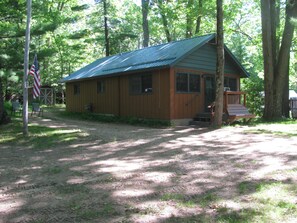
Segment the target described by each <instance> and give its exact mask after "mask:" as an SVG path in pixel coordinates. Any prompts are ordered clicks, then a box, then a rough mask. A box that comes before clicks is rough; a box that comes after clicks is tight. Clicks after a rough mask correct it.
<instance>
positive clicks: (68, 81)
mask: <svg viewBox="0 0 297 223" xmlns="http://www.w3.org/2000/svg"><path fill="white" fill-rule="evenodd" d="M164 68H170V65H162V66H157V67H150V68H144V69H138V70H128V71H123V72H120V73H111V74H103V75H98V76H93V77H85V78H79V79H71V80H67V81H61V83H71V82H79V81H85V80H92V79H97V78H105V77H117V76H122V75H128V74H133V73H137V72H144V71H150V70H159V69H164ZM62 80H63V79H62Z"/></svg>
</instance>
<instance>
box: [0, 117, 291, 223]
mask: <svg viewBox="0 0 297 223" xmlns="http://www.w3.org/2000/svg"><path fill="white" fill-rule="evenodd" d="M31 122H32V123H36V124H38V125H45V126H47V127H52V128H60V129H64V128H65V129H80V130H81V131H82V132H83V133H84V135H85V137H83V138H82V139H79V140H76V141H75V142H74V143H71V144H69V145H68V146H66V147H56V148H52V149H49V150H36V151H32V150H30V149H29V148H9V146H6V147H5V148H2V149H1V150H2V155H1V159H0V161H1V163H0V166H1V170H3V169H6V170H7V171H6V174H4V175H3V174H2V175H1V177H3V178H2V180H1V183H0V186H1V187H0V222H3V223H4V222H5V223H6V222H200V221H202V222H203V221H204V220H205V219H208V221H210V222H211V221H214V219H215V216H216V215H217V210H218V208H220V207H221V206H222V205H224V207H226V208H232V209H234V210H236V209H240V208H241V207H242V205H243V203H244V202H245V201H246V198H247V196H248V195H247V194H241V193H239V191H238V185H240V184H241V183H242V182H251V183H252V182H256V181H259V180H265V179H267V180H287V176H283V179H272V178H273V177H271V174H272V173H273V172H275V171H285V170H291V169H294V168H296V167H297V150H296V148H297V137H296V136H292V137H288V136H276V135H273V134H259V133H258V132H259V127H225V128H222V129H218V130H214V129H207V128H198V127H174V128H166V129H154V128H146V127H139V126H129V125H122V124H102V123H92V122H86V121H77V120H68V119H61V118H59V119H53V120H51V119H49V118H36V117H35V118H33V119H32V120H31ZM293 127H294V128H296V125H293ZM260 131H261V130H260ZM296 132H297V129H296ZM54 168H57V169H58V170H60V171H57V173H54V174H53V173H51V174H47V173H46V172H45V171H44V169H47V170H49V169H50V170H54ZM290 180H291V181H294V182H296V176H295V175H294V177H293V178H292V176H291V178H290ZM193 217H196V218H195V219H200V220H197V221H194V220H193V221H191V219H193ZM203 219H204V220H203Z"/></svg>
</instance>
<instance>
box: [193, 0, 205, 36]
mask: <svg viewBox="0 0 297 223" xmlns="http://www.w3.org/2000/svg"><path fill="white" fill-rule="evenodd" d="M202 7H203V0H199V2H198V16H197V19H196V29H195V34H198V33H199V32H200V26H201V19H202Z"/></svg>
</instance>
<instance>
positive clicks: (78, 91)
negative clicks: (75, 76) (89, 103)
mask: <svg viewBox="0 0 297 223" xmlns="http://www.w3.org/2000/svg"><path fill="white" fill-rule="evenodd" d="M73 93H74V95H79V94H80V85H79V84H75V85H73Z"/></svg>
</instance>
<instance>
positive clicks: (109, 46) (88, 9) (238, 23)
mask: <svg viewBox="0 0 297 223" xmlns="http://www.w3.org/2000/svg"><path fill="white" fill-rule="evenodd" d="M265 2H266V3H267V1H265V0H262V1H260V0H246V1H242V0H225V1H224V33H225V34H224V35H225V44H226V45H227V46H228V47H229V48H230V49H231V51H232V52H233V53H234V54H235V55H236V56H237V58H238V59H239V61H240V62H241V63H242V64H243V65H244V66H245V68H246V69H247V70H248V72H249V73H250V74H251V77H250V78H249V79H244V80H242V85H241V87H242V90H243V91H247V92H248V96H249V98H248V107H250V108H251V112H253V113H255V114H258V115H262V114H263V105H264V98H263V92H264V64H263V50H262V24H261V6H262V9H263V7H265V4H266V3H265ZM270 2H275V5H274V9H275V10H276V12H277V13H278V14H277V15H278V16H277V17H273V18H278V19H273V20H272V23H273V24H275V35H276V37H277V38H276V44H277V47H276V48H277V49H278V48H279V46H281V40H282V39H283V35H282V34H283V31H284V27H285V21H286V19H288V10H286V6H288V4H292V5H293V6H294V7H295V8H296V5H297V3H296V1H294V0H275V1H270ZM261 3H262V4H261ZM262 16H263V10H262ZM294 16H296V15H294V13H293V15H291V17H289V21H290V23H291V24H293V27H295V26H296V23H297V22H296V19H292V17H294ZM25 25H26V1H25V0H1V2H0V92H2V93H3V96H4V98H6V99H8V98H9V97H10V96H11V95H12V94H16V93H20V94H21V90H22V76H23V63H24V59H23V58H24V45H25V43H24V42H25V28H26V27H25ZM215 32H216V1H215V0H150V1H149V0H134V1H131V0H123V1H120V0H101V1H100V0H96V1H94V0H89V1H83V0H33V6H32V30H31V44H30V60H29V61H30V64H31V63H32V62H33V57H34V53H35V52H36V53H37V54H38V60H39V63H40V73H41V81H42V85H49V86H54V87H55V89H56V90H57V91H61V90H62V89H63V88H64V85H62V84H60V83H59V80H60V79H61V78H62V77H64V76H67V75H69V74H71V73H72V72H73V71H75V70H77V69H79V68H81V67H82V66H84V65H86V64H89V63H91V62H92V61H94V60H96V59H98V58H101V57H104V56H106V55H113V54H117V53H121V52H126V51H131V50H136V49H139V48H142V47H146V46H150V45H156V44H160V43H165V42H170V41H174V40H179V39H184V38H189V37H193V36H197V35H204V34H208V33H215ZM294 32H295V34H296V29H295V31H293V33H294ZM296 51H297V38H296V35H295V36H294V37H293V39H292V45H291V46H290V61H289V75H288V77H289V80H288V81H287V82H288V83H289V88H290V89H294V90H297V58H296ZM287 67H288V66H287ZM265 81H266V80H265ZM1 88H2V89H1ZM0 96H1V95H0ZM251 99H252V100H251Z"/></svg>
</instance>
